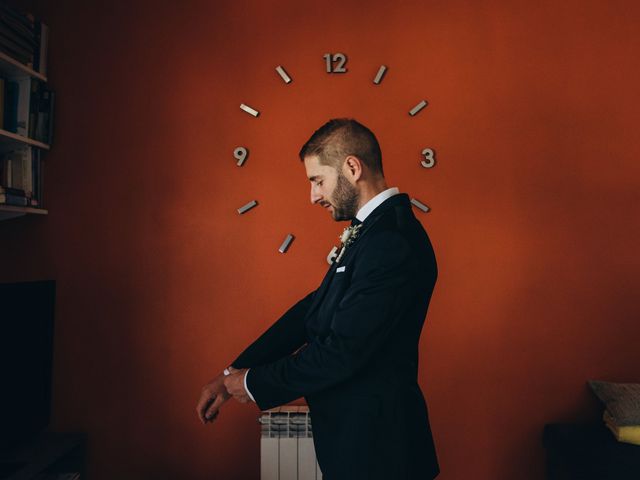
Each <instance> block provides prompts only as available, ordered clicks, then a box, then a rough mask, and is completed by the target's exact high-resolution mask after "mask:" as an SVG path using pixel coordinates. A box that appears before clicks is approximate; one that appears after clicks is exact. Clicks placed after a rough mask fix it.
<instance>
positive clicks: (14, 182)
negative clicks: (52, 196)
mask: <svg viewBox="0 0 640 480" xmlns="http://www.w3.org/2000/svg"><path fill="white" fill-rule="evenodd" d="M42 176H43V175H42V162H41V159H40V149H38V148H29V147H27V146H24V147H20V148H16V149H13V150H9V151H6V152H4V153H1V154H0V205H17V206H21V207H38V206H40V205H41V200H42Z"/></svg>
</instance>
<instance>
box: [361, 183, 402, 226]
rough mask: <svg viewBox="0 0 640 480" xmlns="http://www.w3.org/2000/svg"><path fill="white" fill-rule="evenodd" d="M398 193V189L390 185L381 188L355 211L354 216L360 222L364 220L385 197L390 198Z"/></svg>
mask: <svg viewBox="0 0 640 480" xmlns="http://www.w3.org/2000/svg"><path fill="white" fill-rule="evenodd" d="M399 193H400V190H398V188H397V187H391V188H387V189H386V190H383V191H382V192H380V193H379V194H377V195H376V196H375V197H373V198H372V199H371V200H369V201H368V202H367V203H365V204H364V205H363V206H362V208H361V209H360V210H358V213H356V218H357V219H358V220H360V221H361V222H364V220H365V219H366V218H367V217H368V216H369V214H370V213H371V212H373V211H374V210H375V209H376V208H377V207H378V206H379V205H380V204H381V203H382V202H384V201H385V200H386V199H387V198H391V197H393V196H394V195H397V194H399Z"/></svg>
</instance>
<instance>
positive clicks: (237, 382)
mask: <svg viewBox="0 0 640 480" xmlns="http://www.w3.org/2000/svg"><path fill="white" fill-rule="evenodd" d="M245 373H247V369H246V368H242V369H240V370H234V371H233V373H232V374H231V375H227V376H226V377H225V379H224V386H225V388H226V389H227V392H229V393H230V394H231V395H232V396H233V398H235V399H236V400H238V401H239V402H240V403H247V402H248V401H249V400H250V398H249V395H248V394H247V391H246V390H245V389H244V375H245Z"/></svg>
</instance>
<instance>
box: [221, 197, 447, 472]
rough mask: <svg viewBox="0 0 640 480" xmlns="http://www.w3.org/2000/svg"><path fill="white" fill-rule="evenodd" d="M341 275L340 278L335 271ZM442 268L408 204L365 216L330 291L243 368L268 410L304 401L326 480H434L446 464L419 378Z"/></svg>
mask: <svg viewBox="0 0 640 480" xmlns="http://www.w3.org/2000/svg"><path fill="white" fill-rule="evenodd" d="M338 269H340V270H341V271H337V270H338ZM436 277H437V267H436V260H435V256H434V253H433V248H432V246H431V242H430V241H429V238H428V236H427V234H426V232H425V231H424V229H423V227H422V225H421V224H420V222H419V221H418V220H417V219H416V217H415V215H414V214H413V211H412V210H411V204H410V202H409V197H408V196H407V195H406V194H398V195H394V196H393V197H391V198H388V199H387V200H385V201H384V202H383V203H382V204H380V205H379V206H378V207H377V208H376V209H375V210H374V211H373V212H372V213H371V214H370V215H369V216H368V217H367V218H366V220H365V221H364V223H363V226H362V227H361V230H360V234H359V236H358V238H357V239H356V240H355V242H354V243H353V244H352V245H350V246H349V247H348V248H347V250H346V252H345V255H344V257H343V258H342V259H341V261H340V263H337V264H336V263H334V264H333V265H332V266H331V267H330V268H329V271H328V272H327V274H326V276H325V278H324V280H323V281H322V284H321V285H320V287H319V288H318V289H317V290H315V291H314V292H312V293H310V294H309V295H307V296H306V297H305V298H303V299H302V300H301V301H299V302H298V303H297V304H295V305H294V306H293V307H292V308H290V309H289V310H288V311H287V312H286V313H285V314H284V315H283V316H282V317H281V318H280V319H279V320H278V321H277V322H276V323H274V324H273V325H272V326H271V327H270V328H269V329H268V330H267V331H266V332H265V333H264V334H263V335H262V336H260V337H259V338H258V339H257V340H256V341H255V342H254V343H253V344H252V345H250V346H249V347H248V348H247V349H246V350H245V351H244V352H243V353H242V354H241V355H240V356H239V357H238V358H237V359H236V360H235V361H234V362H233V363H232V366H233V367H235V368H251V369H250V370H249V373H248V375H247V386H248V388H249V390H250V391H251V394H252V395H253V396H254V398H255V400H256V403H257V404H258V406H259V407H260V408H261V409H263V410H265V409H269V408H272V407H275V406H278V405H282V404H285V403H288V402H290V401H292V400H294V399H296V398H299V397H302V396H304V397H305V398H306V400H307V403H308V405H309V410H310V413H311V419H312V422H313V437H314V444H315V450H316V456H317V459H318V463H319V465H320V468H321V470H322V472H323V475H324V478H325V479H326V480H341V479H344V480H347V479H348V480H354V479H363V480H364V479H366V480H371V479H378V478H379V479H394V480H395V479H432V478H434V477H435V476H436V475H437V474H438V472H439V468H438V461H437V458H436V452H435V448H434V444H433V439H432V435H431V429H430V426H429V418H428V413H427V405H426V402H425V400H424V397H423V395H422V392H421V390H420V387H419V386H418V383H417V374H418V342H419V338H420V332H421V330H422V326H423V323H424V320H425V316H426V313H427V308H428V306H429V301H430V299H431V294H432V292H433V288H434V285H435V282H436Z"/></svg>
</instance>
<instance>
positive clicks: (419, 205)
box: [411, 198, 431, 212]
mask: <svg viewBox="0 0 640 480" xmlns="http://www.w3.org/2000/svg"><path fill="white" fill-rule="evenodd" d="M411 203H412V204H413V205H414V206H416V207H418V208H419V209H420V210H422V211H423V212H428V211H429V210H431V209H430V208H429V207H427V206H426V205H425V204H424V203H422V202H421V201H419V200H416V199H415V198H412V199H411Z"/></svg>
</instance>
